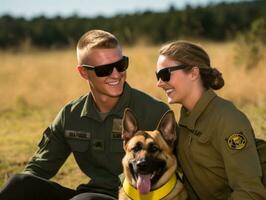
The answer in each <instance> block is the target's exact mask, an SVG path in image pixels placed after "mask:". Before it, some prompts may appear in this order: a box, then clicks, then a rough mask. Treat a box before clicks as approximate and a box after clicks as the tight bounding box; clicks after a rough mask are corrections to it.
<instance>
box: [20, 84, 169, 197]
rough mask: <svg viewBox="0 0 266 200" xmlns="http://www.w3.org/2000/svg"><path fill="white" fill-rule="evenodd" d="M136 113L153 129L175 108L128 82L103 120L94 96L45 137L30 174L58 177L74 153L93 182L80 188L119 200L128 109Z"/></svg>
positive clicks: (76, 104)
mask: <svg viewBox="0 0 266 200" xmlns="http://www.w3.org/2000/svg"><path fill="white" fill-rule="evenodd" d="M127 107H129V108H130V109H132V111H133V112H134V114H135V115H136V118H137V120H138V125H139V128H140V129H145V130H153V129H155V128H156V127H157V124H158V122H159V120H160V118H161V117H162V115H163V114H164V113H165V112H166V111H167V110H169V107H168V106H167V105H166V104H164V103H162V102H160V101H158V100H156V99H154V98H152V97H150V96H148V95H146V94H144V93H142V92H141V91H138V90H136V89H133V88H131V87H130V86H129V85H128V84H127V83H126V84H125V87H124V92H123V94H122V96H121V98H120V99H119V101H118V103H117V105H116V106H115V107H114V108H113V109H112V110H111V111H110V112H109V113H108V115H107V116H106V117H105V118H104V119H102V118H101V116H100V114H99V112H98V111H97V109H96V107H95V103H94V100H93V98H92V95H91V94H89V95H86V96H82V97H81V98H79V99H78V100H75V101H73V102H71V103H69V104H67V105H66V106H65V107H64V108H63V109H62V110H61V111H60V112H59V114H58V116H57V117H56V119H55V120H54V122H53V123H52V124H51V126H50V127H48V128H47V129H46V130H45V131H44V134H43V138H42V140H41V142H40V144H39V149H38V150H37V152H36V153H35V155H34V156H33V158H32V159H31V161H30V162H29V163H28V165H27V166H26V168H25V171H24V173H30V174H34V175H37V176H40V177H43V178H46V179H49V178H51V177H53V176H54V175H55V174H56V173H57V171H58V170H59V168H60V167H61V166H62V164H63V163H64V162H65V160H66V159H67V157H68V156H69V154H70V153H71V152H73V154H74V157H75V160H76V162H77V164H78V166H79V168H80V169H81V170H82V172H83V173H84V174H86V175H87V176H88V177H90V179H91V180H90V181H89V183H87V184H82V185H80V186H79V187H78V189H77V190H80V191H92V192H102V193H107V194H110V195H113V196H117V193H118V187H119V185H120V181H119V178H118V175H119V174H121V173H122V163H121V162H122V157H123V156H124V150H123V146H122V140H121V120H122V117H123V113H124V110H125V108H127Z"/></svg>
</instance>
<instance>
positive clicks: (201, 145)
mask: <svg viewBox="0 0 266 200" xmlns="http://www.w3.org/2000/svg"><path fill="white" fill-rule="evenodd" d="M189 151H190V155H191V157H192V159H193V160H194V161H195V162H196V163H198V164H200V165H202V164H204V165H208V166H212V165H213V163H212V162H213V157H212V156H213V148H212V145H211V144H210V138H209V137H207V136H205V135H200V136H195V135H191V144H190V148H189Z"/></svg>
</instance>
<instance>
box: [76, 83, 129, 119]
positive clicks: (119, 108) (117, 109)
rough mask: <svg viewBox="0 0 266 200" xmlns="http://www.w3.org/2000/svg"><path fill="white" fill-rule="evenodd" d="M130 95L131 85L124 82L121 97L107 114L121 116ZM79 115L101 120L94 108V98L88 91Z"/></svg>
mask: <svg viewBox="0 0 266 200" xmlns="http://www.w3.org/2000/svg"><path fill="white" fill-rule="evenodd" d="M130 97H131V87H130V86H129V85H128V83H126V82H125V85H124V90H123V93H122V95H121V97H120V98H119V100H118V102H117V104H116V105H115V106H114V107H113V109H112V110H111V111H110V112H109V114H108V116H109V115H116V116H117V117H122V116H123V113H124V109H125V108H126V107H127V105H128V104H129V101H130ZM80 116H81V117H84V116H86V117H89V118H92V119H95V120H97V121H102V119H101V117H100V116H99V113H98V111H97V108H96V105H95V102H94V99H93V97H92V94H91V93H89V95H88V96H87V98H86V101H85V103H84V106H83V108H82V111H81V115H80Z"/></svg>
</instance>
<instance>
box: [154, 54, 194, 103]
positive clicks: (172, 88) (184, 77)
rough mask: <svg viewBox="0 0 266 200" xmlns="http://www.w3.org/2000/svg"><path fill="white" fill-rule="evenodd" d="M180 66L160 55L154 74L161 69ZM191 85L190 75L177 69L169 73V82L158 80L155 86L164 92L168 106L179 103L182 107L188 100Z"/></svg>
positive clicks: (176, 62)
mask: <svg viewBox="0 0 266 200" xmlns="http://www.w3.org/2000/svg"><path fill="white" fill-rule="evenodd" d="M181 64H182V63H180V62H178V61H175V60H173V59H171V58H169V57H167V56H163V55H160V56H159V58H158V61H157V69H156V72H157V73H158V72H159V71H160V70H162V69H165V68H173V67H175V66H179V65H181ZM192 83H193V81H192V80H191V73H190V72H185V71H184V70H183V69H179V70H174V71H172V72H170V80H169V81H163V80H162V79H161V78H160V79H159V80H158V82H157V86H158V87H160V88H162V89H163V90H164V91H165V94H166V96H167V97H168V103H169V104H173V103H180V104H182V105H184V104H185V102H187V101H188V100H189V95H190V91H191V89H192Z"/></svg>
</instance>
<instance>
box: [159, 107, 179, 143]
mask: <svg viewBox="0 0 266 200" xmlns="http://www.w3.org/2000/svg"><path fill="white" fill-rule="evenodd" d="M157 130H158V131H160V133H161V134H162V136H163V138H164V139H165V141H166V142H167V144H168V145H170V146H171V147H172V146H173V145H174V143H175V140H176V121H175V114H174V112H173V111H172V110H168V111H167V112H166V113H165V114H164V115H163V117H162V118H161V120H160V122H159V124H158V127H157Z"/></svg>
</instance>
